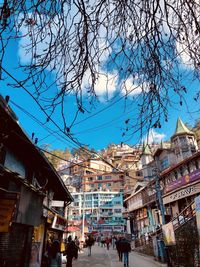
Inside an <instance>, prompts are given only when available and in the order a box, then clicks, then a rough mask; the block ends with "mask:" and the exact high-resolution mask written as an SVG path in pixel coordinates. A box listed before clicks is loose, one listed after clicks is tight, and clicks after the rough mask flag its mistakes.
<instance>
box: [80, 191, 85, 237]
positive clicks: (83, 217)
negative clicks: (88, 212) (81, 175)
mask: <svg viewBox="0 0 200 267" xmlns="http://www.w3.org/2000/svg"><path fill="white" fill-rule="evenodd" d="M82 204H83V205H82V233H81V239H82V241H83V242H84V241H85V235H84V228H85V191H83V202H82Z"/></svg>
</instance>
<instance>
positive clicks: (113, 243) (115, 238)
mask: <svg viewBox="0 0 200 267" xmlns="http://www.w3.org/2000/svg"><path fill="white" fill-rule="evenodd" d="M116 241H117V237H116V236H115V235H114V236H113V237H112V246H113V249H115V242H116Z"/></svg>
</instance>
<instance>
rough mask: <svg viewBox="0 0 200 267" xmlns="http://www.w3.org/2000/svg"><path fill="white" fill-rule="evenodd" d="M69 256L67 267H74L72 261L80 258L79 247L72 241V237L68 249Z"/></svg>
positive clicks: (69, 239) (69, 238)
mask: <svg viewBox="0 0 200 267" xmlns="http://www.w3.org/2000/svg"><path fill="white" fill-rule="evenodd" d="M65 254H66V255H67V265H66V267H72V260H73V258H75V259H77V258H78V247H77V246H76V244H75V242H74V241H73V240H72V237H71V236H69V237H68V243H67V248H66V253H65Z"/></svg>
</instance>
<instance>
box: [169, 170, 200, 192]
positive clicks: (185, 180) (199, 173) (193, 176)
mask: <svg viewBox="0 0 200 267" xmlns="http://www.w3.org/2000/svg"><path fill="white" fill-rule="evenodd" d="M198 179H200V169H197V170H195V171H193V172H191V173H189V174H186V175H184V176H182V177H180V178H179V179H177V180H175V181H173V182H171V183H169V184H167V185H166V187H165V192H169V191H172V190H174V189H176V188H179V187H181V186H183V185H186V184H189V183H191V182H194V181H196V180H198Z"/></svg>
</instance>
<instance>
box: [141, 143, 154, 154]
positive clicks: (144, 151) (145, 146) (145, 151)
mask: <svg viewBox="0 0 200 267" xmlns="http://www.w3.org/2000/svg"><path fill="white" fill-rule="evenodd" d="M142 154H143V155H152V153H151V150H150V147H149V145H148V144H145V143H144V144H143V148H142Z"/></svg>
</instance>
